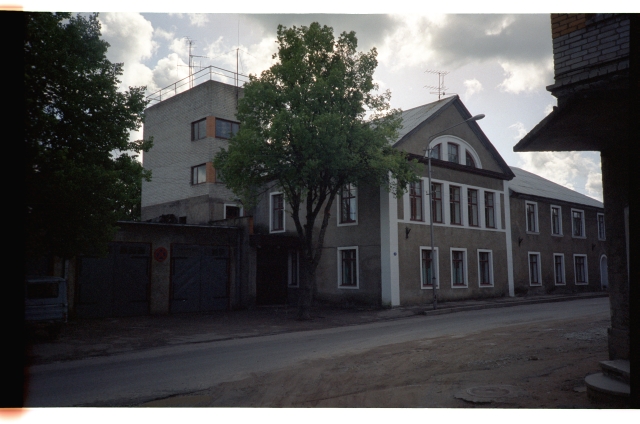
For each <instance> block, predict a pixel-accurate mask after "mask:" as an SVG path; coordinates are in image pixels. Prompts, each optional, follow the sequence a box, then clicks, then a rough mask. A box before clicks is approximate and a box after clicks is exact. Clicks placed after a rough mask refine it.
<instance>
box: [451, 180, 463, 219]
mask: <svg viewBox="0 0 640 424" xmlns="http://www.w3.org/2000/svg"><path fill="white" fill-rule="evenodd" d="M461 193H462V189H461V188H460V187H458V186H454V185H450V186H449V223H450V224H451V225H462V195H461Z"/></svg>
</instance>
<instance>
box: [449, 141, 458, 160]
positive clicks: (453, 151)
mask: <svg viewBox="0 0 640 424" xmlns="http://www.w3.org/2000/svg"><path fill="white" fill-rule="evenodd" d="M459 152H460V147H459V146H458V145H457V144H456V143H447V159H448V161H449V162H453V163H460V159H459V157H460V155H459Z"/></svg>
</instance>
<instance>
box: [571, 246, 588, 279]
mask: <svg viewBox="0 0 640 424" xmlns="http://www.w3.org/2000/svg"><path fill="white" fill-rule="evenodd" d="M578 257H582V258H584V282H583V283H582V282H581V283H579V282H578V272H577V271H576V270H577V268H576V258H578ZM573 282H574V283H575V285H576V286H586V285H589V264H588V263H587V255H585V254H581V253H574V254H573Z"/></svg>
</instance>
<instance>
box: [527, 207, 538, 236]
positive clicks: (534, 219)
mask: <svg viewBox="0 0 640 424" xmlns="http://www.w3.org/2000/svg"><path fill="white" fill-rule="evenodd" d="M525 208H526V210H527V232H528V233H537V232H538V204H537V203H533V202H525Z"/></svg>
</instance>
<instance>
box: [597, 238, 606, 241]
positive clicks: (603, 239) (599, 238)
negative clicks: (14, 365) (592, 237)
mask: <svg viewBox="0 0 640 424" xmlns="http://www.w3.org/2000/svg"><path fill="white" fill-rule="evenodd" d="M598 241H607V239H601V238H599V239H598Z"/></svg>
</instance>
